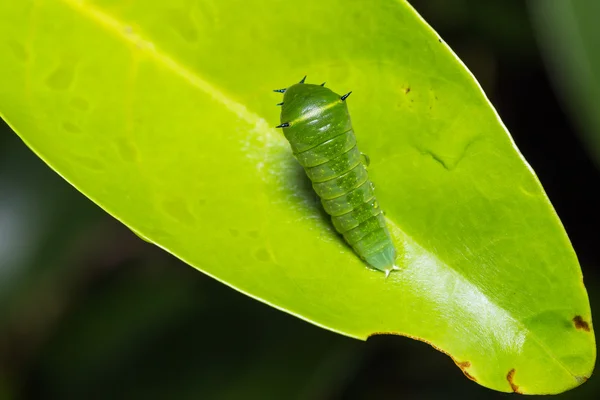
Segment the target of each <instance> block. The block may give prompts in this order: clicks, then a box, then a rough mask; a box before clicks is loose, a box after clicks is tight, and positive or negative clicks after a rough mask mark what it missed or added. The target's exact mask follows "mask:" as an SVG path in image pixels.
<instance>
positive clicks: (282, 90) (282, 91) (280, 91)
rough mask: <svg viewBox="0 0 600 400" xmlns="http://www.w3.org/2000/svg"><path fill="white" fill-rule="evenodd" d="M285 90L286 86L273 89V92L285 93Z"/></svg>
mask: <svg viewBox="0 0 600 400" xmlns="http://www.w3.org/2000/svg"><path fill="white" fill-rule="evenodd" d="M286 90H287V88H283V89H273V91H274V92H276V93H285V91H286Z"/></svg>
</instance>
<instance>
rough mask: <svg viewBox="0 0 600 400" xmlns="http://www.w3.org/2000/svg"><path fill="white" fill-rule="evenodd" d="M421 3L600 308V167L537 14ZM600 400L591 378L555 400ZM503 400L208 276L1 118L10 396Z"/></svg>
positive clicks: (431, 0) (3, 303)
mask: <svg viewBox="0 0 600 400" xmlns="http://www.w3.org/2000/svg"><path fill="white" fill-rule="evenodd" d="M411 3H413V5H414V6H415V7H416V8H417V9H418V10H419V11H420V12H421V14H422V15H423V16H424V17H425V19H426V20H427V21H428V22H429V23H430V24H431V25H432V26H433V27H434V28H435V29H436V30H437V31H438V32H439V33H440V35H441V36H442V37H443V38H444V39H445V40H446V41H447V42H448V43H449V45H450V46H451V47H452V48H453V49H454V50H455V51H456V52H457V54H458V55H459V56H460V57H461V58H462V59H463V61H464V62H465V63H466V64H467V66H468V67H469V68H470V69H471V71H472V72H473V73H474V74H475V76H476V77H477V78H478V80H479V81H480V82H481V84H482V86H483V88H484V90H485V91H486V93H487V94H488V96H489V97H490V99H491V100H492V102H493V104H494V105H495V107H496V108H497V110H498V112H499V113H500V115H501V117H502V119H503V120H504V123H505V124H506V126H507V127H508V129H509V131H510V132H511V133H512V135H513V137H514V139H515V141H516V143H517V145H518V147H519V148H520V149H521V151H522V153H523V154H524V155H525V158H526V159H527V160H528V161H529V162H530V164H531V165H532V167H533V168H534V170H535V171H536V173H537V175H538V176H539V178H540V180H541V182H542V184H543V185H544V187H545V189H546V192H547V193H548V196H549V197H550V199H551V201H552V203H553V205H554V207H555V208H556V211H557V212H558V214H559V216H560V217H561V219H562V221H563V223H564V225H565V228H566V230H567V232H568V234H569V236H570V238H571V241H572V243H573V246H574V248H575V251H576V252H577V254H578V256H579V259H580V262H581V267H582V270H583V273H584V276H585V281H586V285H587V288H588V292H589V295H590V300H591V304H592V309H593V312H594V314H597V313H598V312H600V308H599V307H600V296H599V295H598V293H599V292H598V291H597V288H598V287H599V286H600V276H599V274H598V271H597V267H598V265H600V255H599V254H600V253H599V252H598V251H597V247H598V245H599V243H598V239H599V236H600V235H599V234H598V227H599V226H600V224H599V223H600V212H599V211H598V205H599V204H600V191H595V190H594V188H595V187H598V185H599V184H600V173H599V169H598V168H597V167H596V166H595V165H594V163H593V162H592V156H591V154H590V153H589V152H588V151H587V149H586V146H585V144H584V142H583V141H582V140H580V138H581V137H582V136H581V135H580V132H578V131H577V130H576V129H575V126H577V122H576V121H574V120H573V119H572V118H570V116H568V115H566V113H565V111H564V110H563V108H562V107H561V102H560V101H559V100H558V96H557V94H556V93H555V91H554V90H553V86H552V85H551V82H550V80H549V77H548V75H547V72H546V67H545V65H544V62H543V60H542V57H541V54H540V51H539V48H538V44H537V42H536V37H535V35H534V31H533V28H532V24H531V21H530V17H529V13H528V9H527V7H526V6H527V4H526V3H525V2H523V1H521V0H510V1H509V0H503V1H480V0H471V1H467V0H464V1H461V0H414V1H412V2H411ZM599 51H600V50H599ZM563 104H564V103H563ZM599 134H600V133H599ZM599 395H600V378H598V377H597V376H594V375H593V376H592V377H591V378H590V380H589V381H588V382H587V383H585V384H584V385H582V386H581V387H579V388H577V389H575V390H573V391H570V392H568V393H565V394H563V395H560V396H559V398H563V399H567V398H573V399H594V398H598V397H597V396H599ZM508 396H515V395H513V394H501V393H496V392H493V391H491V390H488V389H485V388H483V387H480V386H479V385H477V384H475V383H473V382H471V381H469V380H468V379H466V378H465V377H464V376H463V374H462V372H461V371H460V370H459V369H458V368H457V367H456V366H455V365H454V363H453V362H452V360H451V359H450V358H449V357H447V356H445V355H443V354H441V353H439V352H437V351H435V350H433V349H432V348H431V347H429V346H428V345H425V344H423V343H420V342H416V341H413V340H409V339H407V338H402V337H376V338H372V339H369V340H368V341H367V342H360V341H356V340H353V339H349V338H346V337H342V336H340V335H337V334H334V333H331V332H328V331H325V330H323V329H320V328H317V327H315V326H312V325H310V324H308V323H306V322H303V321H301V320H299V319H296V318H294V317H292V316H289V315H287V314H284V313H282V312H280V311H276V310H275V309H272V308H270V307H268V306H266V305H263V304H261V303H259V302H257V301H255V300H252V299H250V298H248V297H246V296H244V295H242V294H239V293H237V292H235V291H233V290H231V289H229V288H227V287H225V286H224V285H222V284H220V283H217V282H215V281H213V280H212V279H211V278H208V277H207V276H204V275H203V274H201V273H198V272H197V271H196V270H194V269H193V268H191V267H189V266H187V265H185V264H183V263H181V262H179V261H178V260H176V259H175V258H173V257H172V256H170V255H168V254H166V253H165V252H163V251H161V250H159V249H158V248H156V247H154V246H153V245H150V244H148V243H145V242H143V241H142V240H140V239H139V238H138V237H137V236H135V235H134V234H133V233H131V232H130V231H129V230H128V229H127V228H125V227H124V226H122V225H121V224H120V223H118V222H117V221H115V220H114V219H112V218H111V217H110V216H108V215H107V214H106V213H104V212H103V211H102V210H101V209H100V208H99V207H97V206H95V205H94V204H93V203H91V202H90V201H89V200H87V199H86V198H85V197H84V196H83V195H81V194H80V193H78V192H77V191H76V190H75V189H73V188H72V187H70V186H69V185H68V184H67V183H66V182H64V181H63V180H62V179H61V178H60V177H59V176H58V175H57V174H55V173H54V172H52V171H51V170H50V169H49V168H48V167H46V166H45V165H44V164H43V162H42V161H41V160H39V159H37V158H36V157H35V156H34V155H33V154H32V152H31V151H30V150H29V149H28V148H26V147H25V145H24V144H23V143H22V142H21V141H20V139H19V138H18V137H17V136H16V135H15V134H13V133H12V132H11V131H10V129H9V128H8V127H6V126H5V125H4V124H3V123H2V122H1V121H0V399H4V398H6V399H21V398H23V399H34V398H35V399H54V398H57V399H81V398H91V399H94V398H98V399H100V398H102V399H106V398H147V399H152V398H176V399H187V398H194V399H199V398H200V399H317V400H319V399H413V398H414V399H447V398H461V399H464V398H486V399H487V398H489V399H495V398H504V397H508Z"/></svg>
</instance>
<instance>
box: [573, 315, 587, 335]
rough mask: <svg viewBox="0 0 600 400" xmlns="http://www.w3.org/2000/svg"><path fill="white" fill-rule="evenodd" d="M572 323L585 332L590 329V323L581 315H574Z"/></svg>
mask: <svg viewBox="0 0 600 400" xmlns="http://www.w3.org/2000/svg"><path fill="white" fill-rule="evenodd" d="M573 323H574V324H575V328H577V329H583V330H584V331H586V332H589V331H590V324H588V323H587V322H586V321H584V320H583V318H581V315H576V316H575V318H573Z"/></svg>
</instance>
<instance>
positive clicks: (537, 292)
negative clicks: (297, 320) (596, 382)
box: [0, 1, 595, 393]
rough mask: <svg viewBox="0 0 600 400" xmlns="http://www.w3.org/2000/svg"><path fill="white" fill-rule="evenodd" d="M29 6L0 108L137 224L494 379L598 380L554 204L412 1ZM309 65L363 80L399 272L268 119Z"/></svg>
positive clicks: (307, 307) (221, 274)
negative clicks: (337, 219)
mask: <svg viewBox="0 0 600 400" xmlns="http://www.w3.org/2000/svg"><path fill="white" fill-rule="evenodd" d="M35 4H36V6H35V7H34V6H32V4H30V3H24V4H22V5H21V4H19V5H10V6H8V5H7V6H5V7H6V10H2V11H3V12H2V14H3V15H6V16H7V17H6V20H7V21H9V22H10V23H7V24H4V25H3V27H2V28H0V29H3V30H4V31H2V32H0V33H2V37H5V38H7V39H8V40H7V41H5V42H2V45H3V46H4V48H3V49H2V51H3V53H7V54H10V58H9V61H10V62H9V63H7V65H6V66H5V67H3V68H4V69H5V71H3V72H4V73H3V75H2V79H3V81H2V82H1V83H2V85H1V86H2V91H1V92H0V110H1V112H2V114H3V116H4V117H5V118H6V120H7V121H8V122H9V123H10V124H11V125H12V126H13V127H14V128H15V130H16V131H17V132H19V133H20V134H21V135H22V137H23V138H24V140H25V141H26V142H27V143H28V144H29V145H30V146H31V147H32V148H33V149H34V150H35V151H36V152H37V153H38V154H39V155H40V156H41V157H42V158H44V159H45V160H46V161H47V162H48V163H49V164H50V165H52V167H53V168H55V169H56V170H57V171H58V172H59V173H61V175H63V176H64V177H65V178H67V179H68V180H69V181H70V182H71V183H73V184H74V185H75V186H76V187H78V188H79V189H80V190H82V191H83V192H84V193H86V194H87V195H88V196H89V197H90V198H92V199H94V200H95V201H96V202H97V203H99V204H100V205H101V206H103V208H105V209H106V210H107V211H109V212H110V213H112V214H113V215H115V216H116V217H117V218H119V219H120V220H122V221H123V222H125V223H126V224H127V225H128V226H130V227H131V228H132V229H134V230H135V231H137V232H138V233H139V234H140V235H142V236H144V237H146V238H148V239H149V240H151V241H153V242H156V243H157V244H159V245H160V246H161V247H163V248H166V249H168V250H169V251H171V252H172V253H174V254H176V255H177V256H178V257H180V258H182V259H184V260H186V261H187V262H189V263H190V264H192V265H195V266H197V267H198V268H201V269H202V270H203V271H205V272H207V273H208V274H211V275H213V276H217V277H218V278H219V279H220V280H222V281H224V282H226V283H228V284H230V285H232V286H234V287H236V288H238V289H239V290H241V291H244V292H245V293H247V294H250V295H252V296H254V297H257V298H260V299H262V300H264V301H266V302H269V303H270V304H272V305H275V306H277V307H279V308H282V309H285V310H286V311H288V312H290V313H293V314H295V315H298V316H300V317H302V318H305V319H308V320H310V321H312V322H314V323H317V324H319V325H322V326H325V327H327V328H329V329H333V330H336V331H338V332H341V333H344V334H346V335H349V336H353V337H358V338H365V337H367V336H368V335H370V334H373V333H375V332H390V333H400V334H405V335H411V336H415V337H418V338H420V339H423V340H427V341H430V342H431V343H432V344H434V345H435V346H437V347H439V348H440V349H441V350H443V351H446V352H448V353H450V354H451V355H452V356H453V357H454V359H455V361H456V362H457V363H459V365H460V366H461V367H463V368H464V369H465V370H466V371H467V373H468V374H469V376H471V377H474V378H476V379H477V380H478V382H480V383H482V384H484V385H486V386H488V387H492V388H494V389H497V390H503V391H511V390H515V389H516V387H517V386H518V390H519V391H523V392H528V393H539V392H556V391H561V390H565V389H567V388H570V387H573V386H575V385H577V384H578V383H580V382H581V381H583V380H584V378H585V377H587V376H589V374H590V372H591V368H592V367H593V363H594V358H595V350H594V349H595V347H594V338H593V334H592V333H591V331H590V332H586V331H584V330H582V329H576V328H575V325H574V323H573V319H574V318H575V317H576V316H580V317H581V320H582V321H585V322H587V323H588V324H589V323H591V315H590V311H589V306H588V304H587V296H586V293H585V290H584V289H583V287H582V285H581V273H580V271H579V267H578V265H577V261H576V259H575V256H574V253H573V251H572V249H571V247H570V244H569V242H568V239H567V238H566V236H565V234H564V231H563V229H562V227H561V225H560V222H559V221H558V219H557V218H556V216H555V215H554V213H553V210H552V208H551V207H550V205H549V203H548V201H547V199H546V197H545V195H544V193H543V191H542V189H541V187H540V185H539V183H538V182H537V180H536V179H535V177H534V176H533V174H532V173H531V172H530V170H528V169H527V166H526V165H525V164H524V163H523V161H522V159H521V158H520V157H519V154H518V153H517V152H516V150H515V149H514V146H513V144H512V142H511V141H510V138H509V137H508V136H507V134H506V132H505V129H504V128H503V126H502V125H501V123H500V122H499V121H498V119H497V116H496V115H495V113H494V111H493V109H492V108H491V107H490V106H489V104H488V102H487V100H486V99H485V98H484V97H483V95H482V93H481V92H480V90H479V88H478V86H477V84H476V83H475V82H474V81H473V79H472V77H471V76H470V75H469V74H468V72H466V71H465V70H464V68H463V67H462V65H460V63H458V62H457V61H456V59H455V58H454V56H453V55H452V54H451V53H450V52H449V50H448V49H447V47H445V45H444V44H442V43H440V42H439V41H438V38H437V37H436V36H435V35H434V34H433V33H432V32H431V31H430V30H429V28H428V27H426V26H424V24H423V22H422V21H421V20H420V19H419V18H418V16H416V15H415V14H414V12H413V11H412V10H411V9H410V8H408V6H407V5H406V4H405V3H392V4H387V3H376V4H375V5H374V6H373V7H372V8H370V9H369V10H364V9H363V7H361V4H359V3H351V4H350V5H347V4H345V3H342V2H334V1H333V2H330V3H326V4H321V3H318V4H317V3H316V2H315V3H308V4H305V5H304V7H303V10H302V11H301V12H298V11H297V10H296V8H295V7H292V6H291V5H289V4H286V3H283V2H276V1H265V2H261V3H259V4H261V5H262V7H258V6H257V8H256V10H255V12H256V13H257V15H260V19H259V21H260V23H258V24H257V23H256V20H254V19H249V18H248V15H247V12H246V10H243V9H236V8H235V7H233V6H232V4H233V5H235V4H234V2H232V3H231V4H229V3H227V2H222V3H219V6H218V7H213V8H210V7H206V6H202V5H203V4H204V3H202V2H200V3H181V4H179V3H169V4H168V5H163V6H157V5H152V6H151V7H149V6H148V5H147V4H146V3H141V2H140V3H136V2H131V3H127V4H126V5H123V4H120V3H113V2H105V3H102V2H99V3H81V2H76V1H63V2H58V3H55V2H39V3H35ZM161 7H162V8H161ZM232 10H236V11H235V12H232ZM282 18H285V23H284V24H282V23H281V21H282ZM348 26H360V27H361V29H358V30H348V29H346V30H344V29H343V28H344V27H348ZM40 32H41V33H42V34H39V33H40ZM249 33H251V35H249ZM216 38H219V39H218V40H216ZM249 38H251V39H252V40H251V41H250V43H249ZM240 65H243V68H240ZM313 71H317V72H316V73H317V74H318V80H319V81H321V80H327V81H330V82H332V85H333V86H334V89H336V88H337V87H349V88H351V89H352V90H353V91H354V92H355V94H357V96H356V99H353V103H351V106H350V107H351V112H352V115H353V121H354V125H355V129H356V131H357V135H358V139H359V143H360V147H361V149H362V150H363V151H365V152H366V153H367V154H369V155H370V157H371V160H372V165H371V168H370V172H371V176H372V178H373V181H374V182H375V184H376V186H377V193H378V197H379V199H380V202H381V204H382V205H383V207H384V208H385V209H386V211H387V216H388V218H389V220H390V224H391V226H392V229H393V231H394V234H395V237H396V240H397V242H398V247H399V248H401V249H402V251H403V258H404V269H403V271H402V272H401V273H399V274H395V276H393V277H391V278H390V279H389V280H388V281H387V282H386V281H384V280H383V277H382V275H381V274H377V273H374V272H373V271H370V270H368V269H366V268H365V267H364V265H363V264H362V263H360V262H359V261H358V260H357V258H356V256H355V255H354V254H353V253H352V252H350V251H349V250H348V248H347V247H346V246H345V245H344V244H343V243H342V242H341V240H340V239H339V238H338V237H337V236H336V235H335V234H334V233H333V230H332V228H331V227H330V225H329V223H328V221H327V219H326V218H325V216H324V215H323V214H322V212H321V211H320V209H319V207H318V206H317V203H316V201H315V198H314V195H313V194H312V192H311V191H310V186H309V185H308V183H307V182H306V179H304V178H303V175H302V171H301V170H300V168H299V167H298V166H297V164H296V163H295V161H294V160H293V159H292V158H291V155H290V152H289V150H288V148H287V145H286V143H285V141H284V140H283V139H282V137H281V136H279V135H278V133H277V132H275V130H273V129H272V128H270V126H272V124H271V123H270V121H277V115H276V112H277V110H276V109H275V108H274V107H272V103H275V102H277V101H278V100H277V99H276V98H275V97H273V96H272V95H271V97H269V90H270V89H272V88H276V87H280V86H281V85H282V84H285V83H291V82H294V81H296V80H298V79H299V77H301V76H302V75H303V74H304V73H309V75H310V76H312V73H313ZM333 82H335V84H334V83H333ZM409 88H410V90H408V89H409ZM50 132H51V133H52V134H49V133H50ZM148 216H152V217H151V218H149V217H148ZM290 238H292V239H293V240H290ZM284 239H285V240H284ZM540 366H542V367H540ZM513 369H514V372H512V373H511V372H510V371H513ZM509 376H510V379H511V380H512V385H511V383H510V382H509V379H508V377H509Z"/></svg>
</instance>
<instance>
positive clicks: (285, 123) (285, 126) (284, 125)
mask: <svg viewBox="0 0 600 400" xmlns="http://www.w3.org/2000/svg"><path fill="white" fill-rule="evenodd" d="M288 126H290V123H289V122H284V123H283V124H280V125H277V126H276V127H275V128H287V127H288Z"/></svg>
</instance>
